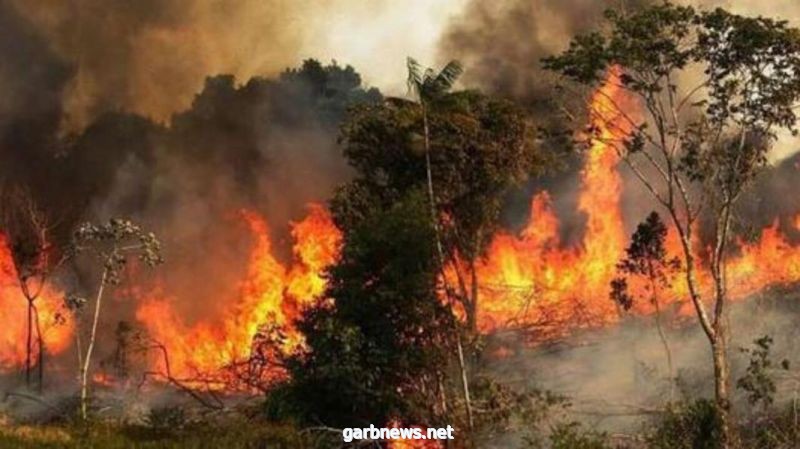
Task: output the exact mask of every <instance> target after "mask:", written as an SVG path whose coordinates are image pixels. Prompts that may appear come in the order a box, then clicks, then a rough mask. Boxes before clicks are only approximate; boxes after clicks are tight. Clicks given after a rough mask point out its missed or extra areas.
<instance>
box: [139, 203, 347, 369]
mask: <svg viewBox="0 0 800 449" xmlns="http://www.w3.org/2000/svg"><path fill="white" fill-rule="evenodd" d="M242 219H243V220H244V221H245V222H246V223H247V225H248V227H249V230H250V232H251V234H252V236H253V246H252V250H251V252H250V256H249V263H248V267H247V272H246V276H245V279H244V280H243V281H242V283H241V285H240V288H239V296H238V298H236V299H235V300H234V301H232V303H233V304H235V305H234V306H232V307H230V308H229V309H227V310H226V311H225V312H224V314H223V316H222V317H219V319H217V320H214V321H210V320H209V321H201V322H199V323H195V324H193V325H188V324H186V323H185V322H184V320H183V319H182V318H181V317H180V316H179V315H178V314H177V313H176V312H175V311H174V310H173V308H172V302H171V301H169V299H170V298H165V297H164V296H163V295H160V294H158V292H156V294H154V295H152V296H151V297H149V298H148V299H146V300H144V301H143V302H142V303H141V305H140V306H139V308H138V310H137V312H136V317H137V319H138V320H139V321H140V322H141V323H143V324H144V326H145V328H146V329H147V331H148V334H149V335H150V337H152V339H153V340H155V341H158V342H160V343H161V344H163V345H164V346H165V349H166V352H167V354H168V357H169V371H170V374H171V375H172V376H174V377H176V378H191V377H194V376H197V375H200V374H206V373H214V372H217V371H219V370H220V369H221V368H223V367H226V366H229V365H230V364H231V363H234V362H236V361H239V360H242V359H246V358H247V357H248V356H249V355H250V351H251V348H252V345H253V340H254V338H255V337H256V335H257V334H258V333H259V332H260V331H261V329H262V326H265V325H268V326H275V327H278V328H280V329H281V331H282V332H283V333H284V335H285V336H286V341H285V343H284V345H285V346H286V347H285V349H287V350H288V349H291V348H292V347H294V346H296V345H298V344H300V336H299V335H298V333H297V332H296V331H295V330H294V328H293V323H294V321H295V320H296V319H297V318H298V317H299V314H300V312H301V310H302V309H303V308H304V307H306V306H307V305H308V303H309V301H311V300H312V299H313V298H315V297H317V296H319V295H320V294H321V293H323V291H324V289H325V281H324V279H323V277H322V273H323V271H324V269H325V268H326V267H327V266H328V265H330V264H331V263H333V262H334V261H335V260H336V258H337V257H338V252H339V245H340V240H341V235H340V233H339V230H338V229H336V227H335V226H334V225H333V222H332V220H331V218H330V216H329V214H328V213H327V211H326V210H325V209H324V208H323V207H322V206H319V205H311V206H309V214H308V216H307V217H306V218H305V219H304V220H302V221H300V222H297V223H293V224H292V236H293V238H294V239H295V244H294V247H293V252H294V255H295V259H294V261H293V263H292V264H291V265H290V266H285V265H284V264H282V263H281V262H280V261H279V260H278V258H276V257H275V256H274V254H273V247H272V240H271V238H270V235H269V230H268V227H267V224H266V222H265V221H264V219H263V218H262V217H261V216H259V215H258V214H256V213H255V212H252V211H243V212H242ZM159 363H162V366H161V369H162V370H166V368H167V367H166V366H163V364H164V363H165V362H164V361H161V362H159Z"/></svg>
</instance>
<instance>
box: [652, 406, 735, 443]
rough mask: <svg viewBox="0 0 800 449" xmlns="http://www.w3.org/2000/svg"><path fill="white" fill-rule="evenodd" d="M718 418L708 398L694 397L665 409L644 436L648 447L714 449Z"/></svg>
mask: <svg viewBox="0 0 800 449" xmlns="http://www.w3.org/2000/svg"><path fill="white" fill-rule="evenodd" d="M719 439H720V432H719V419H718V415H717V412H716V409H715V407H714V404H713V403H712V402H711V401H708V400H706V399H701V400H697V401H694V402H690V403H687V404H681V405H678V406H675V407H672V408H670V409H669V410H667V412H666V414H665V415H664V416H663V417H661V418H659V421H658V422H657V423H656V424H655V426H654V428H653V429H652V430H651V432H650V433H649V435H648V436H647V443H648V448H651V449H717V443H718V442H719Z"/></svg>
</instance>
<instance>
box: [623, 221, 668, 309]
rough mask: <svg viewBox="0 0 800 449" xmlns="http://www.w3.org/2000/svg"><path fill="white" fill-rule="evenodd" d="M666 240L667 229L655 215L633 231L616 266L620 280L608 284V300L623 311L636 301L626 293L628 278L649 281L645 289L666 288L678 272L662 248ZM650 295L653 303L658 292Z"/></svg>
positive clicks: (651, 292)
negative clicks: (609, 296) (636, 277)
mask: <svg viewBox="0 0 800 449" xmlns="http://www.w3.org/2000/svg"><path fill="white" fill-rule="evenodd" d="M666 237H667V226H666V225H665V224H664V222H663V221H661V217H660V216H659V215H658V213H657V212H652V213H650V215H648V216H647V219H646V220H645V221H644V222H642V223H639V226H637V227H636V232H634V233H633V236H632V237H631V243H630V245H629V246H628V248H627V249H626V250H625V257H624V258H623V259H622V260H621V261H620V262H619V263H618V264H617V271H618V272H619V273H620V276H618V277H616V278H615V279H614V280H612V281H611V298H612V299H613V300H614V301H615V302H616V303H618V304H619V305H620V306H621V307H622V308H623V309H625V310H629V309H630V308H631V307H633V303H634V300H635V298H633V296H631V294H630V293H629V291H628V283H627V279H628V277H630V276H642V277H644V278H645V279H647V280H648V281H649V283H648V285H647V289H649V290H655V289H658V288H662V287H667V286H668V283H669V277H668V276H669V275H670V274H671V273H674V272H675V271H677V270H678V269H679V268H680V261H679V260H678V259H677V258H670V257H668V255H667V250H666V247H665V246H664V240H665V239H666ZM649 293H650V298H649V299H650V300H652V301H656V299H655V294H656V293H657V292H656V291H650V292H649ZM656 306H658V305H657V304H656Z"/></svg>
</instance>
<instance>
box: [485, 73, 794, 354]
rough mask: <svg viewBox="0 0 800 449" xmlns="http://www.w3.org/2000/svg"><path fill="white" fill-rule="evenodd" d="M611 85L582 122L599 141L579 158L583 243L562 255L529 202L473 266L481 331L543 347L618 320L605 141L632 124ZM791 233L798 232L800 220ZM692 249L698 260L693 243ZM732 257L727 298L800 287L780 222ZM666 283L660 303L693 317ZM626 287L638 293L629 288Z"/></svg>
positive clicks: (621, 230) (618, 234)
mask: <svg viewBox="0 0 800 449" xmlns="http://www.w3.org/2000/svg"><path fill="white" fill-rule="evenodd" d="M618 77H619V72H618V71H611V73H610V74H609V77H608V80H607V82H606V83H605V85H604V86H603V87H602V88H601V89H600V90H598V91H597V92H596V93H595V95H594V96H593V98H592V102H591V115H590V117H591V121H592V126H593V127H594V128H595V132H596V134H595V135H596V136H597V138H596V139H594V140H593V142H592V145H591V147H590V149H589V152H588V154H587V156H586V160H585V166H584V169H583V172H582V179H581V191H580V196H579V201H578V204H579V208H580V210H581V212H583V213H584V214H585V215H586V218H587V223H586V230H585V234H584V237H583V243H582V244H581V245H579V246H577V247H573V248H562V245H561V242H560V240H559V237H558V219H557V217H556V216H555V215H554V212H553V210H552V209H551V207H550V198H549V195H548V193H547V192H543V193H540V194H538V195H536V196H535V197H534V198H533V200H532V203H531V215H530V220H529V223H528V225H527V227H526V228H525V229H524V230H523V231H522V232H521V233H520V234H519V235H518V236H517V235H512V234H509V233H507V232H503V233H500V234H498V235H497V236H496V237H495V238H494V240H493V242H492V244H491V245H490V247H489V250H488V254H487V257H486V258H485V259H484V260H483V261H481V263H480V264H479V265H478V278H479V279H480V280H481V289H480V295H481V298H480V304H481V307H480V308H479V317H478V324H479V327H480V329H481V330H483V331H491V330H494V329H496V328H499V327H504V326H511V325H520V326H537V327H538V329H539V334H540V335H541V336H542V338H546V337H547V336H548V335H561V334H564V333H566V332H569V331H570V330H571V329H574V328H579V327H589V326H599V325H607V324H610V323H614V322H616V321H618V319H619V313H618V311H617V309H616V307H615V305H614V304H613V302H612V301H611V300H610V299H609V295H608V292H609V283H610V281H611V280H612V279H613V277H614V276H615V274H616V263H617V262H618V261H619V260H620V258H621V257H622V256H623V255H624V251H625V246H626V245H627V237H626V235H625V227H624V222H623V219H622V213H621V207H620V198H621V193H622V179H621V177H620V175H619V173H618V171H617V169H616V166H617V164H618V162H619V156H618V154H617V151H616V149H615V147H614V145H612V144H611V142H613V141H616V142H619V141H620V140H621V139H623V138H624V137H625V136H626V135H627V134H628V133H629V132H630V131H631V123H630V122H629V121H628V119H627V118H625V117H622V116H614V115H613V112H612V111H615V110H619V109H620V108H621V109H625V110H633V111H635V110H636V108H635V105H633V104H632V102H631V100H630V99H628V98H626V97H625V95H624V94H623V92H622V91H621V89H620V88H619V85H620V83H619V80H618ZM793 225H794V226H795V227H796V228H798V229H800V214H799V215H798V216H797V218H795V219H794V222H793ZM669 231H670V232H669V233H668V236H667V242H666V244H667V248H668V250H669V252H670V253H671V255H672V256H678V255H680V254H681V252H680V244H679V242H678V238H677V235H676V232H675V230H674V229H672V228H671V229H670V230H669ZM694 235H695V237H696V236H697V232H695V233H694ZM693 245H694V247H695V251H696V252H697V254H700V253H701V248H700V244H699V242H697V241H695V242H693ZM738 253H739V254H738V255H734V256H733V257H731V258H730V259H729V263H728V266H727V275H728V285H729V293H730V295H731V296H732V297H733V298H734V299H736V298H742V297H745V296H747V295H751V294H753V293H756V292H758V291H760V290H763V289H764V288H767V287H770V286H774V285H780V284H787V283H792V282H797V281H798V280H800V247H797V246H795V245H792V244H791V243H790V242H789V241H788V240H787V239H786V237H785V236H784V235H783V234H781V233H780V231H779V229H778V223H775V224H774V225H773V226H771V227H768V228H767V229H764V230H763V232H762V235H761V238H760V240H759V241H757V242H755V243H752V244H748V243H745V242H739V251H738ZM698 271H699V272H698V273H697V274H698V276H697V278H698V283H699V284H700V289H701V292H702V293H703V298H705V299H707V298H708V297H709V296H710V291H711V285H712V284H711V279H710V275H709V273H708V271H707V270H706V269H704V268H702V267H701V268H700V269H699V270H698ZM671 281H672V282H671V286H670V291H668V292H666V294H665V295H664V297H663V298H662V300H661V301H663V302H665V303H675V304H676V305H677V307H678V309H679V310H678V311H679V313H680V314H682V315H686V314H690V313H692V308H691V307H690V305H689V303H688V289H687V287H686V283H685V281H684V279H683V278H681V277H679V276H676V277H675V279H672V280H671ZM631 287H632V288H637V284H636V283H633V284H632V285H631ZM640 287H641V288H644V287H643V286H640ZM635 311H636V312H638V313H643V314H646V313H653V312H654V311H655V310H654V307H652V305H651V304H649V302H647V301H641V302H639V303H637V305H636V307H635Z"/></svg>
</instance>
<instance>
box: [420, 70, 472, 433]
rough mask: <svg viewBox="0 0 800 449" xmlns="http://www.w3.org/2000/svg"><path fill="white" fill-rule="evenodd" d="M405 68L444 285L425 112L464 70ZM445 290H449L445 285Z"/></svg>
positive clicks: (468, 409) (460, 356)
mask: <svg viewBox="0 0 800 449" xmlns="http://www.w3.org/2000/svg"><path fill="white" fill-rule="evenodd" d="M406 66H407V68H408V80H407V85H408V90H409V93H410V94H412V95H413V96H414V97H416V98H415V99H416V102H417V104H419V106H420V108H421V109H422V129H423V142H424V147H423V148H424V152H425V171H426V175H427V183H428V201H429V202H430V206H431V223H432V224H433V230H434V234H435V236H436V250H437V253H438V256H439V266H440V269H441V271H442V279H443V282H445V284H446V283H447V279H446V278H445V277H444V266H445V257H444V249H443V248H442V238H441V232H440V230H439V213H438V212H437V211H436V195H435V194H434V190H433V174H432V171H431V144H430V142H431V140H430V127H429V126H428V111H429V110H430V109H431V108H432V107H435V105H436V103H437V101H438V100H441V99H442V98H443V97H444V96H446V95H447V94H448V93H449V92H450V90H451V89H452V88H453V85H454V84H455V82H456V80H457V79H458V77H459V76H461V74H462V73H463V71H464V68H463V66H462V65H461V63H460V62H458V61H456V60H453V61H450V62H448V63H447V65H445V66H444V68H443V69H442V70H441V71H439V72H436V71H435V70H434V69H432V68H425V69H423V67H422V66H421V65H420V64H419V63H418V62H417V61H416V60H415V59H414V58H411V57H409V58H408V59H407V60H406ZM445 290H446V291H448V292H449V291H450V289H449V288H447V286H446V285H445ZM456 337H457V338H456V343H457V349H458V363H459V368H460V370H461V386H462V388H463V394H464V404H465V408H466V412H467V424H468V426H469V428H470V429H472V427H473V419H472V404H471V401H470V394H469V381H468V377H467V369H466V364H465V363H464V349H463V347H462V344H461V334H460V333H459V332H456Z"/></svg>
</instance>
